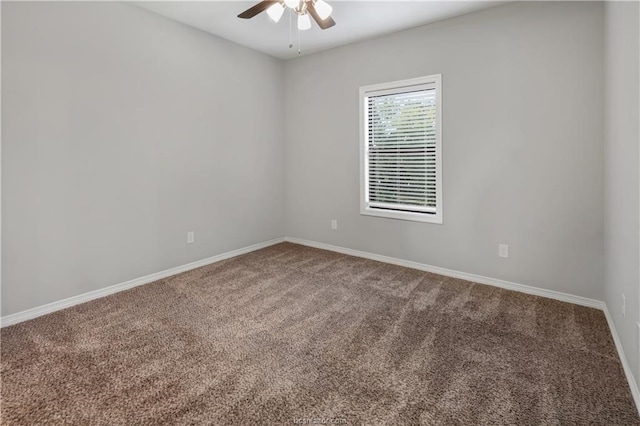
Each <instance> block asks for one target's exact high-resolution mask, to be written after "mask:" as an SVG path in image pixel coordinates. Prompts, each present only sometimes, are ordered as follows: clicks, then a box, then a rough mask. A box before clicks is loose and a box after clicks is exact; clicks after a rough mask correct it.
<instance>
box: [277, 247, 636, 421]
mask: <svg viewBox="0 0 640 426" xmlns="http://www.w3.org/2000/svg"><path fill="white" fill-rule="evenodd" d="M285 241H288V242H291V243H295V244H301V245H304V246H309V247H315V248H319V249H323V250H329V251H334V252H337V253H342V254H347V255H351V256H357V257H363V258H366V259H371V260H377V261H379V262H385V263H391V264H394V265H399V266H405V267H407V268H413V269H418V270H421V271H427V272H432V273H434V274H440V275H445V276H447V277H453V278H460V279H463V280H466V281H472V282H475V283H480V284H486V285H491V286H494V287H500V288H504V289H507V290H514V291H519V292H521V293H527V294H531V295H534V296H541V297H546V298H549V299H555V300H559V301H562V302H568V303H573V304H576V305H581V306H586V307H589V308H595V309H600V310H602V311H603V312H604V315H605V317H606V318H607V323H608V324H609V329H610V330H611V335H612V336H613V341H614V342H615V345H616V349H617V350H618V355H619V356H620V362H621V363H622V367H623V368H624V373H625V376H626V377H627V382H628V383H629V388H630V390H631V394H632V395H633V399H634V401H635V403H636V408H637V409H638V412H639V413H640V392H639V391H638V385H637V383H636V381H635V378H634V377H633V374H632V373H631V367H630V366H629V363H628V362H627V358H626V356H625V354H624V350H623V348H622V343H621V342H620V337H619V336H618V332H617V331H616V327H615V324H614V323H613V320H612V318H611V315H610V314H609V309H608V308H607V305H606V303H605V302H602V301H600V300H595V299H588V298H586V297H581V296H574V295H571V294H567V293H562V292H559V291H554V290H547V289H543V288H538V287H531V286H528V285H524V284H517V283H513V282H509V281H503V280H499V279H495V278H489V277H483V276H481V275H475V274H469V273H466V272H459V271H453V270H451V269H445V268H440V267H438V266H431V265H426V264H424V263H418V262H412V261H409V260H403V259H397V258H394V257H389V256H383V255H379V254H374V253H369V252H365V251H359V250H353V249H349V248H345V247H339V246H333V245H330V244H325V243H319V242H317V241H309V240H304V239H300V238H293V237H286V238H285Z"/></svg>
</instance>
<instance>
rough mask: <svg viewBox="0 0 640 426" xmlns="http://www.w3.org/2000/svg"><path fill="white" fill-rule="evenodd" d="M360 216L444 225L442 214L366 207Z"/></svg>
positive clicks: (361, 210)
mask: <svg viewBox="0 0 640 426" xmlns="http://www.w3.org/2000/svg"><path fill="white" fill-rule="evenodd" d="M360 214H361V215H365V216H377V217H384V218H387V219H399V220H408V221H411V222H426V223H435V224H438V225H442V212H439V213H437V214H428V213H412V212H401V211H392V210H383V209H374V208H371V207H365V208H363V209H360Z"/></svg>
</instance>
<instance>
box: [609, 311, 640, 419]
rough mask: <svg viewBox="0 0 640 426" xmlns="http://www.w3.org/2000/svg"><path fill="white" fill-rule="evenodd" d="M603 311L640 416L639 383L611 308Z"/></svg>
mask: <svg viewBox="0 0 640 426" xmlns="http://www.w3.org/2000/svg"><path fill="white" fill-rule="evenodd" d="M602 310H603V311H604V316H605V317H606V318H607V323H608V324H609V330H611V336H612V337H613V342H614V343H615V345H616V349H617V351H618V357H619V358H620V362H621V363H622V368H623V369H624V375H625V376H627V382H629V388H630V389H631V395H633V400H634V401H635V403H636V408H637V409H638V414H640V390H638V383H637V382H636V379H635V377H633V373H632V372H631V365H629V361H628V360H627V357H626V356H625V354H624V348H623V347H622V342H621V341H620V336H618V331H617V330H616V325H615V324H614V322H613V318H612V317H611V313H610V312H609V308H608V307H607V305H606V304H605V305H604V308H603V309H602Z"/></svg>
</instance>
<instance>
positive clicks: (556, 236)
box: [285, 2, 637, 300]
mask: <svg viewBox="0 0 640 426" xmlns="http://www.w3.org/2000/svg"><path fill="white" fill-rule="evenodd" d="M285 72H286V75H285V80H286V81H287V84H286V85H285V109H286V114H285V116H286V117H287V126H286V137H285V141H286V149H285V152H286V206H287V207H286V233H287V235H288V236H293V237H299V238H305V239H310V240H315V241H320V242H324V243H329V244H335V245H338V246H343V247H348V248H353V249H358V250H364V251H368V252H373V253H378V254H383V255H388V256H393V257H397V258H402V259H407V260H412V261H417V262H422V263H426V264H430V265H435V266H439V267H445V268H450V269H454V270H458V271H463V272H469V273H475V274H480V275H484V276H488V277H494V278H500V279H505V280H509V281H514V282H517V283H522V284H527V285H533V286H536V287H541V288H547V289H552V290H557V291H562V292H567V293H571V294H575V295H580V296H585V297H590V298H596V299H599V300H602V297H603V290H602V278H603V265H602V264H603V260H602V250H603V208H602V205H603V162H602V153H603V146H602V135H603V125H602V121H603V108H602V103H603V94H602V89H603V5H602V4H601V3H573V2H571V3H558V4H556V3H551V2H542V3H513V4H508V5H503V6H499V7H495V8H492V9H487V10H484V11H481V12H478V13H473V14H469V15H465V16H461V17H457V18H453V19H450V20H447V21H442V22H439V23H435V24H432V25H427V26H423V27H419V28H415V29H411V30H408V31H404V32H400V33H396V34H393V35H389V36H385V37H382V38H378V39H375V40H370V41H365V42H360V43H356V44H353V45H349V46H345V47H341V48H337V49H333V50H330V51H326V52H324V53H319V54H315V55H311V56H308V57H302V58H299V59H294V60H291V61H288V62H287V63H286V68H285ZM435 73H442V79H443V97H444V100H443V120H444V122H443V170H444V174H443V185H444V186H443V188H444V191H443V200H444V204H443V205H444V224H443V225H435V224H425V223H416V222H407V221H400V220H394V219H384V218H376V217H370V216H361V215H360V214H359V204H358V203H359V166H358V164H359V161H358V155H359V151H358V143H359V129H358V123H359V121H358V88H359V87H360V86H362V85H367V84H373V83H381V82H386V81H393V80H398V79H404V78H410V77H417V76H423V75H429V74H435ZM334 218H335V219H338V225H339V229H338V230H337V231H331V230H330V220H331V219H334ZM499 243H507V244H509V245H510V258H509V259H502V258H499V257H498V244H499ZM636 260H637V258H636Z"/></svg>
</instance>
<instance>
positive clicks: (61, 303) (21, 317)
mask: <svg viewBox="0 0 640 426" xmlns="http://www.w3.org/2000/svg"><path fill="white" fill-rule="evenodd" d="M283 241H284V238H276V239H274V240H270V241H265V242H262V243H258V244H254V245H251V246H248V247H243V248H239V249H237V250H232V251H229V252H226V253H222V254H219V255H217V256H212V257H209V258H206V259H202V260H198V261H195V262H191V263H187V264H186V265H182V266H177V267H175V268H171V269H167V270H165V271H162V272H156V273H155V274H150V275H146V276H144V277H140V278H135V279H133V280H130V281H126V282H123V283H120V284H116V285H112V286H110V287H105V288H101V289H99V290H95V291H90V292H89V293H84V294H80V295H78V296H73V297H69V298H68V299H63V300H58V301H57V302H52V303H48V304H46V305H42V306H39V307H37V308H32V309H27V310H26V311H22V312H18V313H15V314H11V315H7V316H4V317H2V318H0V327H7V326H9V325H13V324H17V323H20V322H23V321H27V320H30V319H33V318H37V317H40V316H42V315H46V314H50V313H52V312H56V311H59V310H61V309H65V308H69V307H71V306H75V305H79V304H80V303H84V302H89V301H90V300H94V299H99V298H101V297H105V296H109V295H110V294H114V293H118V292H120V291H123V290H128V289H130V288H133V287H138V286H140V285H144V284H149V283H152V282H154V281H158V280H161V279H163V278H167V277H170V276H172V275H176V274H180V273H182V272H186V271H190V270H192V269H196V268H200V267H202V266H206V265H210V264H212V263H216V262H220V261H222V260H226V259H230V258H232V257H236V256H240V255H241V254H246V253H250V252H252V251H256V250H260V249H262V248H265V247H269V246H272V245H274V244H278V243H281V242H283Z"/></svg>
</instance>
